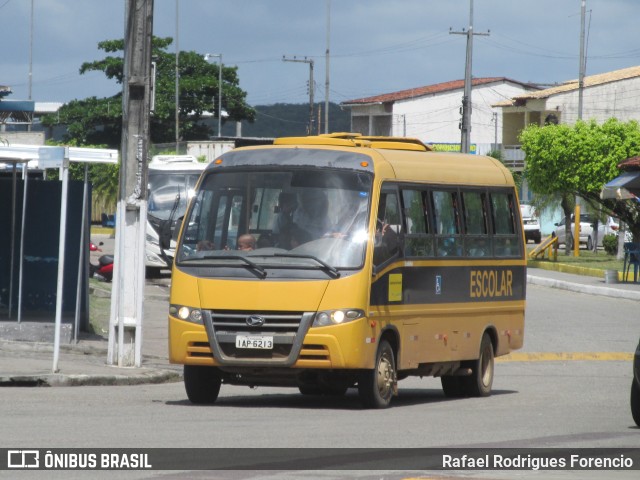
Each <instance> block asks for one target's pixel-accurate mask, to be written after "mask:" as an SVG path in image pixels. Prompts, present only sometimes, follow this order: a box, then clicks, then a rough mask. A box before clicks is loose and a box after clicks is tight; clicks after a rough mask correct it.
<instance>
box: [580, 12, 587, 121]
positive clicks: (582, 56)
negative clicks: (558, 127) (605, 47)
mask: <svg viewBox="0 0 640 480" xmlns="http://www.w3.org/2000/svg"><path fill="white" fill-rule="evenodd" d="M581 4H582V5H581V7H580V68H579V71H578V120H582V97H583V93H584V75H585V70H586V66H587V61H586V58H585V54H584V50H585V46H584V23H585V16H586V11H587V0H581Z"/></svg>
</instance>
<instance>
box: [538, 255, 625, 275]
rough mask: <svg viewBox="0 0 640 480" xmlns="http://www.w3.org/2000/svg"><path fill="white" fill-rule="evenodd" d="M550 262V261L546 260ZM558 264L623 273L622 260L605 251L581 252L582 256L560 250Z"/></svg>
mask: <svg viewBox="0 0 640 480" xmlns="http://www.w3.org/2000/svg"><path fill="white" fill-rule="evenodd" d="M545 261H549V260H545ZM557 263H564V264H566V265H572V266H575V267H583V268H595V269H598V270H620V271H622V263H623V262H622V260H618V259H617V258H616V256H615V255H607V254H606V253H605V252H604V251H603V250H599V251H598V253H594V252H592V251H589V250H580V255H579V256H578V257H574V256H573V255H566V254H565V253H564V251H560V250H558V261H557Z"/></svg>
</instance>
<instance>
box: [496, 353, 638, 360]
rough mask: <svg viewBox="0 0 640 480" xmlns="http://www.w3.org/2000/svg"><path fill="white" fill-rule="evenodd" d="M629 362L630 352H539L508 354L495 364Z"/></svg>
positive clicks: (631, 354)
mask: <svg viewBox="0 0 640 480" xmlns="http://www.w3.org/2000/svg"><path fill="white" fill-rule="evenodd" d="M585 360H586V361H607V362H630V361H633V353H630V352H539V353H510V354H508V355H505V356H502V357H498V358H496V362H558V361H562V362H564V361H585Z"/></svg>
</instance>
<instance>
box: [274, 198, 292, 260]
mask: <svg viewBox="0 0 640 480" xmlns="http://www.w3.org/2000/svg"><path fill="white" fill-rule="evenodd" d="M296 208H298V200H297V196H296V194H295V193H288V192H281V193H280V195H279V196H278V207H277V212H278V215H277V217H276V222H275V225H274V226H273V233H274V236H275V242H274V243H275V246H276V247H278V248H285V249H287V250H289V249H290V248H291V231H292V230H293V212H294V211H295V210H296Z"/></svg>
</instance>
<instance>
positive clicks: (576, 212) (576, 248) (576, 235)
mask: <svg viewBox="0 0 640 480" xmlns="http://www.w3.org/2000/svg"><path fill="white" fill-rule="evenodd" d="M580 3H581V6H580V62H579V63H580V66H579V69H578V120H582V107H583V101H582V98H583V93H584V73H585V67H586V63H587V62H586V60H585V55H584V50H585V48H584V23H585V16H586V10H587V2H586V0H581V2H580ZM575 204H576V205H575V207H574V211H573V217H574V219H575V221H574V232H573V238H579V236H580V198H579V197H578V196H577V195H576V197H575ZM595 229H596V232H597V231H598V222H597V220H596V224H595ZM596 252H597V247H596ZM573 256H574V257H579V256H580V242H575V241H574V242H573Z"/></svg>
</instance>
